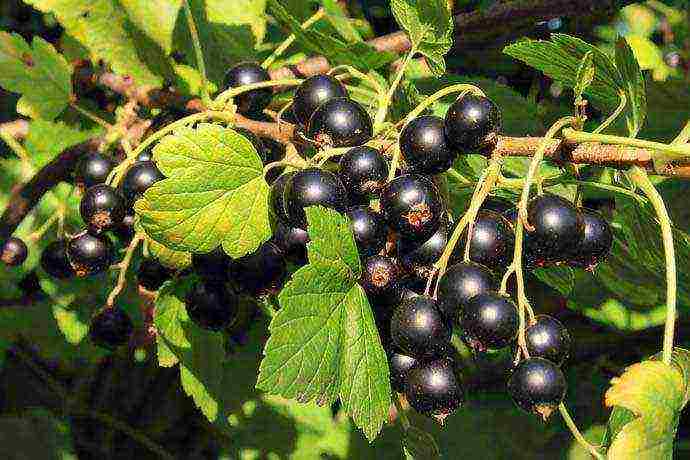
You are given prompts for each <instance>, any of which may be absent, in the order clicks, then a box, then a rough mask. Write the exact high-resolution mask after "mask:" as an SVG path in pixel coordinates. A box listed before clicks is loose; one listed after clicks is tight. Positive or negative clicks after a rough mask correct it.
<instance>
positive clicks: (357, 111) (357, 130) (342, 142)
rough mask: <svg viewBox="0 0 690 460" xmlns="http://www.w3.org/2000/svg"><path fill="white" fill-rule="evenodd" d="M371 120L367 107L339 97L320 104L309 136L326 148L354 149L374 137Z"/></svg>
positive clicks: (312, 117)
mask: <svg viewBox="0 0 690 460" xmlns="http://www.w3.org/2000/svg"><path fill="white" fill-rule="evenodd" d="M373 132H374V128H373V126H372V123H371V117H370V116H369V114H368V113H367V111H366V110H364V107H362V106H361V105H359V104H358V103H357V102H355V101H352V100H350V99H347V98H344V97H339V98H335V99H331V100H330V101H327V102H324V103H323V104H321V105H320V106H319V107H318V108H317V109H316V110H315V111H314V113H313V114H312V116H311V118H310V119H309V126H308V128H307V136H308V137H309V138H310V139H312V140H313V141H314V142H316V144H318V145H320V146H324V147H355V146H357V145H362V144H365V143H366V142H367V141H368V140H369V139H371V136H372V135H373Z"/></svg>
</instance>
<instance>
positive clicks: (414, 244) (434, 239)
mask: <svg viewBox="0 0 690 460" xmlns="http://www.w3.org/2000/svg"><path fill="white" fill-rule="evenodd" d="M447 244H448V226H447V225H446V224H441V226H440V227H439V228H438V230H436V233H434V234H433V235H431V238H429V239H428V240H426V241H424V242H423V243H421V244H420V243H419V242H418V241H410V240H407V239H404V238H401V239H400V240H398V254H399V257H400V263H402V265H403V267H404V268H405V269H406V270H408V271H415V268H419V267H428V266H430V265H431V264H433V263H434V262H436V261H437V260H438V259H439V258H441V255H442V254H443V250H444V249H445V248H446V245H447Z"/></svg>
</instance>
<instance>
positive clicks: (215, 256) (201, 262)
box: [192, 246, 232, 282]
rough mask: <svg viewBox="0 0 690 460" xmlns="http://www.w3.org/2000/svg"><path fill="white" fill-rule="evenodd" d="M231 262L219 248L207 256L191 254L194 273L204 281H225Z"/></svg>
mask: <svg viewBox="0 0 690 460" xmlns="http://www.w3.org/2000/svg"><path fill="white" fill-rule="evenodd" d="M231 262H232V260H231V259H230V257H229V256H228V255H227V254H226V253H225V251H223V248H221V247H220V246H219V247H217V248H216V249H214V250H213V251H211V252H209V253H207V254H192V267H194V271H195V272H196V273H197V274H198V275H199V276H200V277H201V278H203V279H204V280H206V281H216V282H223V281H227V279H228V268H230V264H231Z"/></svg>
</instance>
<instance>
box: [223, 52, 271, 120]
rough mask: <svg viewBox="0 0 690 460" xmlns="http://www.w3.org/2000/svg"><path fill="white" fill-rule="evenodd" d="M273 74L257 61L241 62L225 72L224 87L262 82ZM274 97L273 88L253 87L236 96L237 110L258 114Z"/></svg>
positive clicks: (245, 113) (237, 86) (248, 113)
mask: <svg viewBox="0 0 690 460" xmlns="http://www.w3.org/2000/svg"><path fill="white" fill-rule="evenodd" d="M270 79H271V76H270V75H269V74H268V72H267V71H266V69H264V68H263V67H261V66H260V65H259V64H257V63H255V62H241V63H239V64H237V65H236V66H234V67H232V68H231V69H230V70H228V71H227V73H226V74H225V79H224V87H225V89H228V88H239V87H241V86H246V85H251V84H254V83H261V82H264V81H269V80H270ZM272 97H273V90H272V89H271V88H259V89H253V90H251V91H247V92H245V93H242V94H240V95H238V96H236V97H235V98H234V101H235V104H237V111H238V112H239V113H241V114H243V115H258V114H261V112H263V110H264V109H265V108H266V107H268V104H270V103H271V99H272Z"/></svg>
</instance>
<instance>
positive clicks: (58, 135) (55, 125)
mask: <svg viewBox="0 0 690 460" xmlns="http://www.w3.org/2000/svg"><path fill="white" fill-rule="evenodd" d="M102 133H103V128H101V127H95V128H92V129H88V130H83V129H77V128H73V127H71V126H69V125H67V124H65V123H64V122H61V121H60V122H50V121H45V120H34V121H32V122H31V123H30V124H29V134H28V135H27V137H26V141H25V142H24V147H25V148H26V150H27V151H28V152H29V153H30V154H31V164H32V166H33V167H34V168H36V169H40V168H42V167H43V166H45V165H46V164H48V163H49V162H50V161H52V160H53V159H54V158H55V157H56V156H58V154H60V153H61V152H62V151H64V150H65V149H68V148H69V147H72V146H74V145H77V144H79V143H81V142H85V141H87V140H89V139H91V138H94V137H96V136H99V135H101V134H102Z"/></svg>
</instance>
